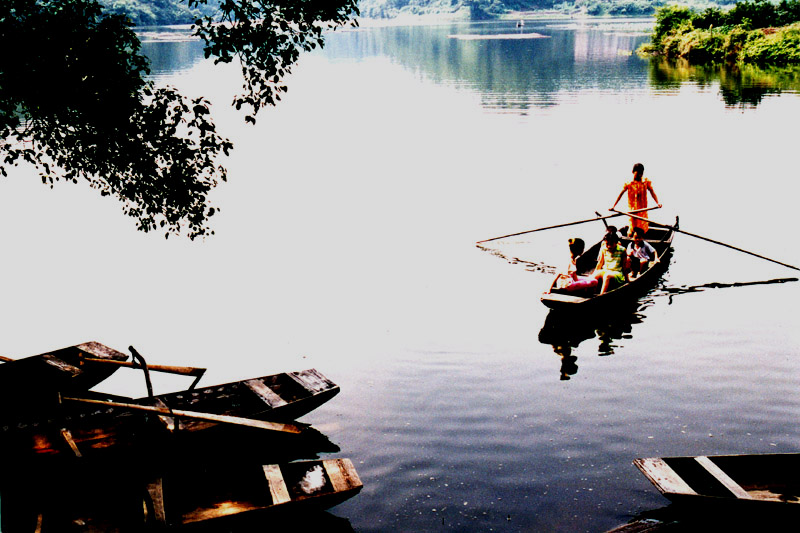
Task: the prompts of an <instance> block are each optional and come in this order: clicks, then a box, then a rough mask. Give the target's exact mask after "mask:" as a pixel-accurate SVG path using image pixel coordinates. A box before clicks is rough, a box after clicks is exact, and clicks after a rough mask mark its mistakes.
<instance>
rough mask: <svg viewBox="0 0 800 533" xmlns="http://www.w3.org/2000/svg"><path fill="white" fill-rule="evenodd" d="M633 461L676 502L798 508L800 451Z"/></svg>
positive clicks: (773, 508) (743, 506)
mask: <svg viewBox="0 0 800 533" xmlns="http://www.w3.org/2000/svg"><path fill="white" fill-rule="evenodd" d="M633 463H634V464H635V465H636V467H637V468H639V470H641V471H642V473H643V474H644V475H645V476H646V477H647V479H649V480H650V481H651V482H652V483H653V484H654V485H655V486H656V488H658V490H659V491H661V493H662V494H663V495H664V496H666V497H667V498H669V499H670V500H672V501H674V502H676V503H678V502H682V503H692V502H694V503H703V504H707V503H714V504H724V505H730V504H735V506H736V507H741V508H743V509H750V508H753V507H755V508H759V507H761V508H762V509H764V510H766V509H772V510H775V511H777V510H781V509H783V510H786V509H790V510H792V511H800V475H798V473H800V453H776V454H755V455H711V456H699V457H663V458H662V457H651V458H646V459H636V460H635V461H634V462H633Z"/></svg>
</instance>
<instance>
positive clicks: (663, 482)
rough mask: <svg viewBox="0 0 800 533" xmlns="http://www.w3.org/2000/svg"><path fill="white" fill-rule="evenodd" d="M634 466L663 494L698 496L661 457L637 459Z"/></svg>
mask: <svg viewBox="0 0 800 533" xmlns="http://www.w3.org/2000/svg"><path fill="white" fill-rule="evenodd" d="M634 464H635V465H636V466H637V467H638V468H639V470H641V471H642V473H643V474H644V475H645V476H647V478H648V479H649V480H650V481H652V482H653V483H654V484H655V485H656V487H658V488H659V489H660V490H661V491H662V492H665V493H671V494H691V495H694V496H696V495H697V493H696V492H695V491H694V490H693V489H692V488H691V487H690V486H689V485H688V484H687V483H686V482H685V481H684V480H683V479H682V478H681V477H680V476H679V475H678V473H677V472H675V471H674V470H673V469H672V468H671V467H670V466H669V465H668V464H667V463H666V462H664V460H663V459H661V458H659V457H650V458H647V459H636V460H635V461H634Z"/></svg>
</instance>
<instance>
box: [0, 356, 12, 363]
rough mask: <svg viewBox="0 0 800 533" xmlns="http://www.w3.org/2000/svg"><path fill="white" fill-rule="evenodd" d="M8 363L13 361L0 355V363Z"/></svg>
mask: <svg viewBox="0 0 800 533" xmlns="http://www.w3.org/2000/svg"><path fill="white" fill-rule="evenodd" d="M9 361H13V359H11V358H10V357H6V356H5V355H0V362H3V363H7V362H9Z"/></svg>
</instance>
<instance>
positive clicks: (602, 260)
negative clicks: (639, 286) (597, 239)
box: [592, 231, 626, 294]
mask: <svg viewBox="0 0 800 533" xmlns="http://www.w3.org/2000/svg"><path fill="white" fill-rule="evenodd" d="M625 257H626V256H625V249H624V248H623V247H622V246H620V244H619V236H618V235H617V233H616V231H613V232H612V231H609V232H606V236H605V237H604V238H603V245H602V246H601V248H600V255H599V257H598V258H597V266H596V267H595V269H594V273H593V274H592V277H593V278H594V279H596V280H598V281H599V280H603V281H602V283H603V285H602V286H601V288H600V294H605V293H606V292H607V291H608V289H609V288H610V286H611V282H612V281H614V282H615V283H617V284H618V285H622V284H623V283H625V281H626V279H625V272H624V269H625Z"/></svg>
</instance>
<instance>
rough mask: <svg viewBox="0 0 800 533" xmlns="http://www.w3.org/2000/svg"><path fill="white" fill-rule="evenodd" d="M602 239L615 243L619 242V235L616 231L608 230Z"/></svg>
mask: <svg viewBox="0 0 800 533" xmlns="http://www.w3.org/2000/svg"><path fill="white" fill-rule="evenodd" d="M603 240H604V241H606V242H610V243H612V244H616V243H618V242H619V236H618V235H617V232H616V231H609V232H608V233H606V236H605V237H603Z"/></svg>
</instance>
